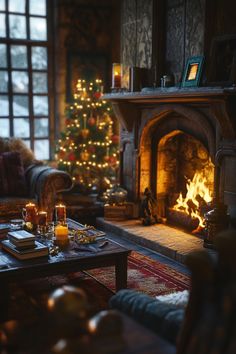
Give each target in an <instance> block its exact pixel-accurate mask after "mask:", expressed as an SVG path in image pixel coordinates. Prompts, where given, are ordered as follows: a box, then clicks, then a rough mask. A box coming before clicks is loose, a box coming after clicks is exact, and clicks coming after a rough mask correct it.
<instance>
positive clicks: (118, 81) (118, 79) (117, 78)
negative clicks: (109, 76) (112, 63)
mask: <svg viewBox="0 0 236 354" xmlns="http://www.w3.org/2000/svg"><path fill="white" fill-rule="evenodd" d="M114 87H121V76H120V74H118V72H117V71H116V72H115V75H114Z"/></svg>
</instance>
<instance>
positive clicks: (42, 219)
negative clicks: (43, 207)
mask: <svg viewBox="0 0 236 354" xmlns="http://www.w3.org/2000/svg"><path fill="white" fill-rule="evenodd" d="M47 216H48V215H47V212H46V211H39V212H38V223H37V233H38V234H40V235H45V234H46V232H47Z"/></svg>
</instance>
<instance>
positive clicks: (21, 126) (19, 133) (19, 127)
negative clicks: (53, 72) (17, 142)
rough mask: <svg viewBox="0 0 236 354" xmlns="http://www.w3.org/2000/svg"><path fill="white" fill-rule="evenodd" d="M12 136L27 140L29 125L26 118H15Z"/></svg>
mask: <svg viewBox="0 0 236 354" xmlns="http://www.w3.org/2000/svg"><path fill="white" fill-rule="evenodd" d="M13 129H14V132H13V134H14V136H16V137H18V138H29V136H30V123H29V119H27V118H15V119H14V120H13Z"/></svg>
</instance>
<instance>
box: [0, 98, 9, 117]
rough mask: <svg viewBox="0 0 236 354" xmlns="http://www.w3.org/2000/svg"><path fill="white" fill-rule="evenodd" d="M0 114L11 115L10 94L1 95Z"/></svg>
mask: <svg viewBox="0 0 236 354" xmlns="http://www.w3.org/2000/svg"><path fill="white" fill-rule="evenodd" d="M0 115H1V116H9V101H8V96H4V95H1V96H0Z"/></svg>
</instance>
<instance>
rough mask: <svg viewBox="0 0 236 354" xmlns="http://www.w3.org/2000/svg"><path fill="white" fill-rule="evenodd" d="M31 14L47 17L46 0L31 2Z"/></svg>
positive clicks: (32, 0) (31, 0)
mask: <svg viewBox="0 0 236 354" xmlns="http://www.w3.org/2000/svg"><path fill="white" fill-rule="evenodd" d="M29 12H30V14H31V15H41V16H46V0H40V1H39V0H30V3H29Z"/></svg>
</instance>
